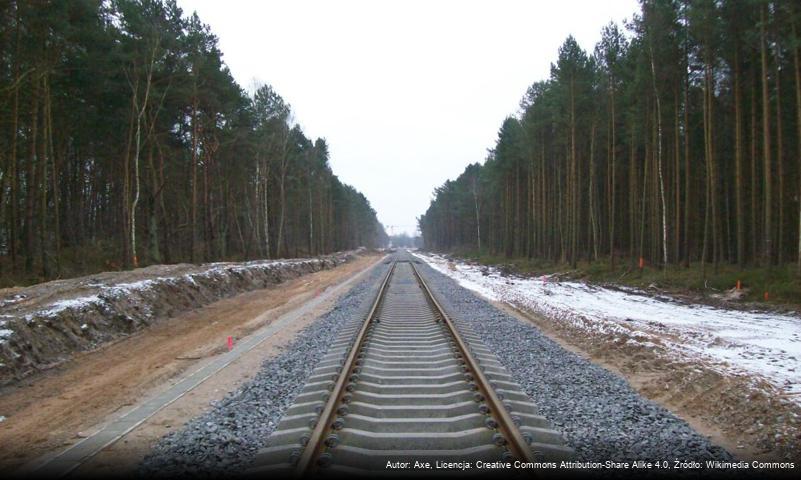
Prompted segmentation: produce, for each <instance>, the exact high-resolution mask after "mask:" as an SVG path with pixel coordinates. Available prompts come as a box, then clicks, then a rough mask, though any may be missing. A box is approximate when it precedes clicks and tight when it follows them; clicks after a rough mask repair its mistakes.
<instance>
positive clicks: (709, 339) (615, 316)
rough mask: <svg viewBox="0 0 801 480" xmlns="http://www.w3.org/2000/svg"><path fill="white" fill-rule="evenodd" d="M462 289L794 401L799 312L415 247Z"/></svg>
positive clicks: (799, 372)
mask: <svg viewBox="0 0 801 480" xmlns="http://www.w3.org/2000/svg"><path fill="white" fill-rule="evenodd" d="M416 255H417V256H418V257H420V258H421V259H423V260H424V261H426V262H427V263H428V264H429V265H431V266H432V267H433V268H434V269H436V270H438V271H439V272H442V273H444V274H446V275H448V276H451V277H453V278H454V279H455V280H456V281H458V282H459V284H461V285H462V286H463V287H465V288H468V289H470V290H473V291H475V292H477V293H479V294H481V295H482V296H484V297H486V298H488V299H490V300H494V301H500V302H506V303H508V304H510V305H512V306H514V307H517V308H521V309H526V310H530V311H534V312H536V313H540V314H543V315H545V316H547V317H548V318H551V319H554V321H564V322H571V323H572V324H573V325H574V326H578V327H580V328H581V329H583V330H585V331H588V333H596V334H604V335H609V336H612V337H614V336H617V335H620V336H621V337H625V338H628V341H629V342H638V343H640V344H641V345H644V346H646V347H648V346H655V345H656V344H657V343H658V344H659V345H661V346H663V347H664V348H666V349H667V350H668V351H669V352H670V353H671V354H673V353H675V355H677V356H679V358H680V359H686V360H692V359H697V360H702V361H704V362H705V363H707V364H710V365H711V366H713V367H714V368H716V369H719V370H720V371H723V372H726V373H735V374H747V375H752V376H758V377H762V378H764V379H765V380H767V381H768V382H769V383H771V384H773V385H775V386H776V387H778V388H780V389H781V390H784V391H785V392H788V393H792V395H789V398H790V399H793V400H795V401H796V402H801V395H796V394H797V393H801V362H799V359H801V318H799V317H797V316H791V315H781V314H773V313H760V312H743V311H738V310H726V309H721V308H714V307H710V306H706V305H685V304H681V303H678V302H672V301H664V300H657V299H654V298H652V297H650V296H647V294H642V295H639V294H636V293H626V292H621V291H617V290H611V289H607V288H602V287H597V286H592V285H587V284H585V283H580V282H565V281H556V280H554V279H552V278H549V277H547V276H544V277H538V278H522V277H504V276H502V275H500V274H499V273H498V271H497V270H495V269H493V268H489V269H486V268H484V270H485V272H486V274H485V272H482V267H478V266H475V265H469V264H465V263H462V262H449V261H448V260H446V259H445V258H443V257H440V256H438V255H428V254H422V253H416Z"/></svg>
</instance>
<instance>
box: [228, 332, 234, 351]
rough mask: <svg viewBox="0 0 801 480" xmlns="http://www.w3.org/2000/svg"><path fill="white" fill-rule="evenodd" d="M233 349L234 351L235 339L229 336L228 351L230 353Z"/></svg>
mask: <svg viewBox="0 0 801 480" xmlns="http://www.w3.org/2000/svg"><path fill="white" fill-rule="evenodd" d="M233 349H234V337H232V336H230V335H228V351H229V352H230V351H231V350H233Z"/></svg>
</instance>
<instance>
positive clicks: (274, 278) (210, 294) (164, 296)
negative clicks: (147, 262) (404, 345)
mask: <svg viewBox="0 0 801 480" xmlns="http://www.w3.org/2000/svg"><path fill="white" fill-rule="evenodd" d="M352 257H353V252H345V253H340V254H333V255H328V256H322V257H316V258H309V259H295V260H260V261H251V262H240V263H210V264H204V265H187V264H178V265H153V266H150V267H147V268H142V269H137V270H132V271H125V272H104V273H99V274H96V275H90V276H86V277H80V278H73V279H67V280H56V281H53V282H47V283H42V284H38V285H34V286H31V287H27V288H22V289H9V290H8V293H7V294H6V295H3V291H0V385H3V384H8V383H11V382H13V381H15V380H19V379H20V378H23V377H25V376H27V375H29V374H31V373H34V372H37V371H41V370H43V369H47V368H49V367H51V366H53V365H57V364H59V363H61V362H63V361H64V360H66V359H68V358H70V357H71V356H72V355H73V354H74V353H75V352H77V351H81V350H88V349H91V348H94V347H97V346H98V345H101V344H103V343H105V342H108V341H110V340H114V339H116V338H119V337H121V336H124V335H128V334H131V333H133V332H136V331H138V330H140V329H142V328H145V327H147V326H148V325H151V324H153V323H154V322H157V321H158V320H159V319H161V318H166V317H171V316H174V315H177V314H179V313H182V312H184V311H187V310H190V309H192V308H197V307H201V306H204V305H207V304H209V303H212V302H214V301H216V300H220V299H222V298H226V297H230V296H233V295H236V294H238V293H242V292H245V291H248V290H254V289H258V288H266V287H267V286H269V285H272V284H276V283H280V282H282V281H284V280H287V279H290V278H295V277H297V276H300V275H303V274H305V273H310V272H316V271H318V270H323V269H327V268H332V267H334V266H336V265H338V264H340V263H342V262H345V261H347V260H348V259H350V258H352Z"/></svg>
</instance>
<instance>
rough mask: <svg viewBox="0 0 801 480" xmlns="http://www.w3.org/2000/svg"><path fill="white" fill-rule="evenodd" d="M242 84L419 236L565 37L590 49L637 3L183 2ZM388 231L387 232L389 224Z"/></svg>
mask: <svg viewBox="0 0 801 480" xmlns="http://www.w3.org/2000/svg"><path fill="white" fill-rule="evenodd" d="M178 4H179V5H180V6H181V8H183V10H184V13H185V14H187V15H188V14H191V13H192V12H193V11H197V12H198V15H200V18H201V20H202V21H203V22H205V23H207V24H209V25H211V29H212V31H213V32H214V33H215V34H216V35H217V37H218V38H219V39H220V48H221V49H222V52H223V55H224V56H223V59H224V60H225V62H226V64H227V65H228V66H229V67H230V69H231V72H232V73H233V75H234V78H236V80H237V82H239V84H240V85H242V86H243V87H245V88H246V89H248V90H250V89H251V88H252V86H253V85H254V83H255V82H261V83H269V84H271V85H272V86H273V87H275V89H276V90H277V91H278V93H279V94H280V95H281V96H282V97H283V98H284V99H285V100H286V101H288V102H289V103H290V104H291V105H292V109H293V112H294V115H295V121H296V122H297V123H299V124H300V125H301V127H302V128H303V131H304V132H305V133H306V136H307V137H310V138H312V139H314V138H316V137H325V139H326V140H327V142H328V145H329V147H330V153H331V166H332V168H333V170H334V173H336V174H337V175H338V176H339V178H340V179H341V180H342V181H344V182H346V183H349V184H351V185H353V186H354V187H356V188H357V189H358V190H360V191H361V192H362V193H364V194H365V195H366V196H367V198H368V199H369V200H370V203H371V204H372V205H373V208H374V209H375V210H376V211H377V212H378V218H379V220H380V221H381V222H382V223H383V224H384V225H386V226H387V232H388V233H392V232H393V231H394V232H395V233H399V232H400V231H407V232H408V233H413V232H414V231H415V229H416V226H417V225H416V223H417V221H416V218H417V217H418V216H419V215H420V214H422V213H424V212H425V210H426V208H428V204H429V201H430V200H431V195H432V192H433V190H434V188H435V187H437V186H438V185H440V184H442V183H443V182H444V181H445V180H447V179H448V178H455V177H456V176H458V175H459V174H460V173H461V172H462V171H463V170H464V168H465V166H467V165H468V164H469V163H473V162H483V161H484V159H485V158H486V153H487V149H488V148H491V147H492V146H493V145H494V142H495V138H496V135H497V132H498V129H499V128H500V125H501V122H502V121H503V119H504V118H505V117H506V116H507V115H510V114H514V113H515V112H516V111H517V109H518V103H519V101H520V98H521V97H522V96H523V94H524V93H525V91H526V88H527V87H528V86H529V85H530V84H531V83H533V82H535V81H537V80H542V79H545V78H547V77H548V75H549V71H550V70H549V69H550V63H551V62H553V61H555V59H556V55H557V49H558V48H559V46H560V45H561V44H562V42H563V41H564V39H565V38H566V37H567V36H568V35H570V34H572V35H573V36H575V37H576V39H577V40H578V42H579V44H580V45H581V46H582V47H583V48H584V49H585V50H588V51H591V50H592V49H593V48H594V46H595V43H596V42H597V41H598V39H599V38H600V30H601V27H602V26H604V25H606V24H607V23H609V22H610V21H613V20H614V21H616V22H622V21H623V19H624V18H627V19H631V17H632V15H633V13H634V12H635V11H636V10H637V1H636V0H607V1H603V0H601V1H598V0H539V1H535V0H492V1H490V0H486V1H481V2H472V1H466V0H458V1H445V0H436V1H434V0H428V1H417V0H402V1H383V0H370V1H344V0H318V1H309V0H282V1H276V0H226V1H220V0H178ZM390 227H394V228H390Z"/></svg>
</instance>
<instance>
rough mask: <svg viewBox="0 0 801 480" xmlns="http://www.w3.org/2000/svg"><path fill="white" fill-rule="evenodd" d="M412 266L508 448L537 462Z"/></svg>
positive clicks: (510, 417) (470, 353) (514, 453)
mask: <svg viewBox="0 0 801 480" xmlns="http://www.w3.org/2000/svg"><path fill="white" fill-rule="evenodd" d="M409 263H410V264H411V266H412V271H414V275H415V277H417V281H418V282H420V285H421V286H422V287H423V290H424V291H425V293H426V296H427V297H428V300H429V301H430V302H431V305H432V306H433V307H434V310H435V311H436V313H437V315H439V317H440V318H441V319H442V321H443V323H444V324H445V325H446V326H447V327H448V330H449V332H450V334H451V336H452V337H453V339H454V340H455V342H456V346H457V348H458V349H459V353H460V354H461V355H462V358H463V359H464V361H465V365H466V367H467V368H468V370H469V373H470V374H471V375H473V377H474V379H475V383H476V386H477V387H478V389H479V392H480V393H481V394H482V395H483V396H484V400H485V401H486V403H487V406H488V407H489V414H491V415H494V416H495V420H496V421H497V423H498V430H499V431H500V432H501V434H502V435H503V436H504V439H505V440H506V447H507V448H508V449H509V451H510V452H511V453H512V455H514V456H515V457H517V458H518V459H519V460H521V461H524V462H534V461H536V459H535V457H534V454H533V452H532V450H531V448H530V447H529V445H528V443H527V442H526V440H525V439H524V438H523V435H522V434H521V433H520V429H518V428H517V425H515V423H514V420H512V416H511V415H509V412H508V411H507V410H506V407H505V406H504V404H503V402H502V401H501V399H500V398H499V397H498V395H497V394H496V393H495V390H494V389H493V388H492V385H491V383H490V381H489V379H488V378H487V376H486V375H484V372H483V371H482V370H481V367H480V365H479V363H478V361H477V360H476V358H475V357H474V356H473V354H472V352H471V351H470V348H469V347H468V346H467V344H466V343H465V342H464V340H462V337H461V335H459V332H458V331H457V330H456V325H454V323H453V320H451V318H450V317H449V316H448V314H447V313H445V309H443V308H442V306H441V305H440V304H439V302H437V299H436V298H435V297H434V294H433V293H432V292H431V289H430V288H429V287H428V284H427V283H426V282H425V280H423V277H422V276H421V275H420V272H418V271H417V267H415V266H414V262H409Z"/></svg>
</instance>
